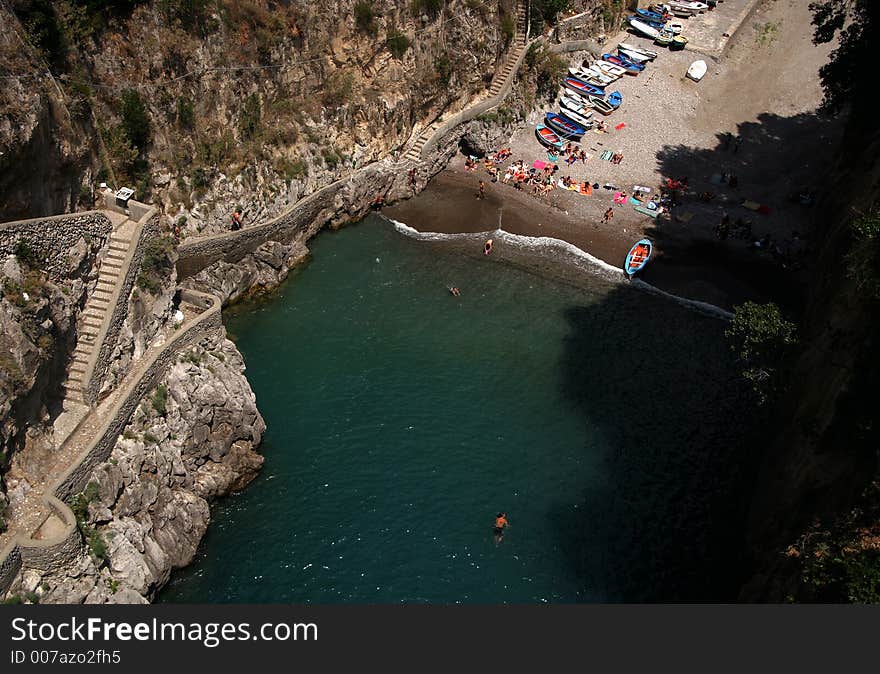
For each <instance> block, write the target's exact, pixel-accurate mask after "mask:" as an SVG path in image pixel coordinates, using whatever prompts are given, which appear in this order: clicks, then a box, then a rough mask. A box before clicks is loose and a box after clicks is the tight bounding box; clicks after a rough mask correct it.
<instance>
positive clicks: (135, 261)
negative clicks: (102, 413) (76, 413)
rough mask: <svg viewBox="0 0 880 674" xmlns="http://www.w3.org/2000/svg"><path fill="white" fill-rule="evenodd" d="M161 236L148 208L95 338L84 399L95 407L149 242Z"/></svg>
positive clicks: (137, 226)
mask: <svg viewBox="0 0 880 674" xmlns="http://www.w3.org/2000/svg"><path fill="white" fill-rule="evenodd" d="M158 235H159V214H158V212H157V211H156V209H155V208H152V207H150V208H148V209H147V210H146V212H145V213H144V214H143V216H142V217H141V219H140V220H138V222H137V225H136V226H135V230H134V235H133V238H132V245H131V247H130V248H129V251H128V255H127V257H126V260H125V262H124V263H123V274H124V275H123V276H122V278H121V279H120V281H119V283H118V284H117V286H116V287H115V288H114V290H113V292H114V293H115V295H114V296H113V300H111V301H112V302H113V310H112V312H111V314H110V316H109V318H108V319H107V320H105V322H104V325H102V326H101V330H100V331H99V332H98V335H97V337H96V338H95V339H96V341H97V342H98V344H100V345H101V346H100V348H98V349H94V350H93V351H92V356H91V359H90V361H89V365H88V369H87V370H86V377H87V378H86V381H85V384H84V386H83V395H84V396H85V399H86V402H88V403H89V404H92V405H93V404H95V402H97V399H98V392H99V391H100V390H101V385H102V384H103V383H104V379H105V377H106V376H107V370H108V369H109V368H110V364H111V363H110V355H111V354H112V353H113V349H114V348H115V347H116V340H117V338H118V337H119V331H120V330H121V329H122V325H123V323H125V317H126V316H127V315H128V299H129V295H131V290H132V288H134V283H135V280H136V279H137V277H138V274H139V273H140V269H141V262H142V261H143V259H144V249H145V248H146V244H147V242H148V241H149V240H150V239H152V238H154V237H156V236H158Z"/></svg>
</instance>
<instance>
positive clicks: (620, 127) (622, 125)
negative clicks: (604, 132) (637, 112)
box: [614, 122, 626, 131]
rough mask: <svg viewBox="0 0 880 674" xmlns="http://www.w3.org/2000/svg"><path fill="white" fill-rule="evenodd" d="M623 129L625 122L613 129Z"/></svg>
mask: <svg viewBox="0 0 880 674" xmlns="http://www.w3.org/2000/svg"><path fill="white" fill-rule="evenodd" d="M625 127H626V122H621V123H620V124H618V125H617V126H615V127H614V128H615V129H617V130H618V131H620V130H621V129H623V128H625Z"/></svg>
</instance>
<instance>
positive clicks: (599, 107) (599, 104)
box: [587, 96, 615, 115]
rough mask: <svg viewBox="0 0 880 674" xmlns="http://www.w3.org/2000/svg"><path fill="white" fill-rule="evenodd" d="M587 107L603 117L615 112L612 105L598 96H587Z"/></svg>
mask: <svg viewBox="0 0 880 674" xmlns="http://www.w3.org/2000/svg"><path fill="white" fill-rule="evenodd" d="M587 105H589V106H590V107H591V108H593V110H595V111H596V112H599V113H601V114H603V115H610V114H611V113H612V112H614V110H615V108H614V106H613V105H611V104H610V103H609V102H608V101H606V100H605V99H604V98H602V97H600V96H587Z"/></svg>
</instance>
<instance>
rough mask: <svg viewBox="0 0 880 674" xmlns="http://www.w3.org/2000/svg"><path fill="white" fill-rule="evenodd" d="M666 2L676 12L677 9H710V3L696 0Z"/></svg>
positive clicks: (697, 10)
mask: <svg viewBox="0 0 880 674" xmlns="http://www.w3.org/2000/svg"><path fill="white" fill-rule="evenodd" d="M666 4H667V5H669V9H670V10H671V11H672V12H675V10H676V9H682V10H685V11H691V12H705V11H706V10H707V9H709V5H707V4H706V3H705V2H697V1H696V0H669V2H667V3H666Z"/></svg>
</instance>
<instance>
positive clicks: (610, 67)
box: [590, 61, 626, 77]
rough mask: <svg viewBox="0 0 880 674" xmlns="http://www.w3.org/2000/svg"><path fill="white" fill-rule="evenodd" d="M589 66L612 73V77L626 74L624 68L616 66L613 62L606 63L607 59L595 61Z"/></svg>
mask: <svg viewBox="0 0 880 674" xmlns="http://www.w3.org/2000/svg"><path fill="white" fill-rule="evenodd" d="M590 67H591V68H598V69H599V70H601V71H602V72H604V73H607V74H609V75H612V76H614V77H623V76H624V75H626V68H621V67H620V66H616V65H614V64H613V63H608V62H607V61H596V62H595V63H594V64H593V65H592V66H590Z"/></svg>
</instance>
